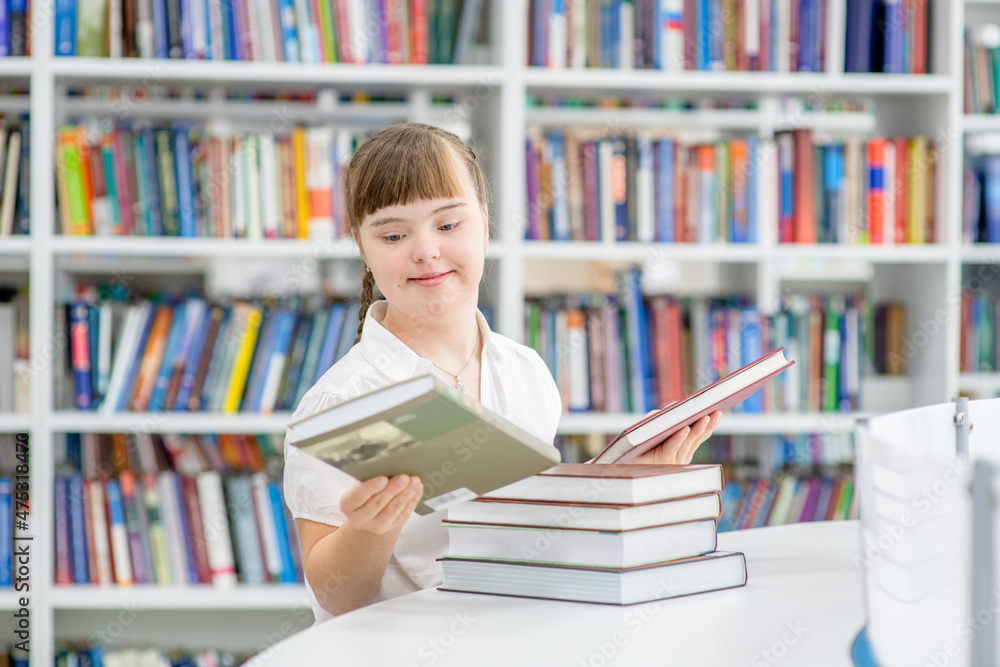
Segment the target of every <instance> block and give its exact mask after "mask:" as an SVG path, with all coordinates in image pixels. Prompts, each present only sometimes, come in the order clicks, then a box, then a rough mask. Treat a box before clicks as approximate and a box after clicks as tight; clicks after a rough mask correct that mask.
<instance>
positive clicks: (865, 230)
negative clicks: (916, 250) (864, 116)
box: [761, 130, 942, 244]
mask: <svg viewBox="0 0 1000 667" xmlns="http://www.w3.org/2000/svg"><path fill="white" fill-rule="evenodd" d="M777 150H778V165H779V166H778V169H779V173H780V177H779V179H778V193H779V194H778V208H777V211H778V218H777V223H778V241H779V242H781V243H816V242H817V241H818V242H829V243H872V244H892V243H932V242H934V240H935V234H934V225H935V211H936V206H937V193H938V190H939V189H940V184H939V183H938V179H939V178H941V177H942V170H941V169H940V166H939V165H938V161H937V151H938V149H937V144H936V142H934V141H932V140H929V139H928V138H927V137H923V136H914V137H891V138H886V137H868V138H867V139H865V138H862V137H861V135H859V134H856V133H851V134H848V135H847V136H846V137H845V138H844V139H843V140H839V139H836V138H831V137H827V136H823V135H822V134H820V133H817V132H813V131H811V130H794V131H792V132H787V133H786V132H783V133H779V134H778V135H777ZM766 196H767V194H766V193H764V192H762V194H761V197H766Z"/></svg>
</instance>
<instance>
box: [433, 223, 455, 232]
mask: <svg viewBox="0 0 1000 667" xmlns="http://www.w3.org/2000/svg"><path fill="white" fill-rule="evenodd" d="M459 224H460V223H458V222H446V223H444V224H443V225H441V226H440V227H438V229H440V230H441V231H445V232H450V231H451V230H452V229H456V228H457V227H458V225H459Z"/></svg>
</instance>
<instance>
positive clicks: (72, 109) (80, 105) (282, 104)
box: [63, 98, 453, 131]
mask: <svg viewBox="0 0 1000 667" xmlns="http://www.w3.org/2000/svg"><path fill="white" fill-rule="evenodd" d="M115 104H118V102H117V101H116V100H114V99H107V100H104V99H77V98H69V99H67V100H66V101H65V102H64V103H63V108H64V109H65V110H66V115H67V116H68V117H70V118H73V117H74V116H83V117H87V116H107V115H108V108H109V106H112V107H113V106H114V105H115ZM435 109H436V110H439V111H440V112H441V113H447V112H448V111H449V110H451V109H453V107H452V106H450V105H442V106H440V107H435ZM412 111H413V109H412V107H411V106H410V105H409V104H407V103H405V102H378V103H371V104H368V103H362V104H335V105H332V106H327V105H324V104H321V103H314V102H296V101H292V100H268V101H255V100H241V101H238V102H237V101H223V100H188V99H168V100H158V99H149V98H146V99H144V100H142V101H134V102H131V101H130V106H129V109H128V113H129V116H130V117H132V118H145V119H161V120H176V119H178V118H184V119H199V120H213V121H218V120H219V119H225V120H226V121H237V120H238V121H247V122H252V123H253V124H254V126H255V127H259V126H260V125H261V124H263V123H267V124H268V125H269V127H271V128H272V129H275V130H280V129H282V128H285V130H286V131H287V130H288V129H290V128H291V127H292V126H293V125H303V124H306V123H341V124H349V125H353V126H358V125H364V126H369V127H373V128H379V127H381V126H382V125H384V124H385V123H386V122H389V121H393V120H398V119H403V118H406V117H408V116H409V115H411V114H412Z"/></svg>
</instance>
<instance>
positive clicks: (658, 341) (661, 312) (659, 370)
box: [650, 296, 671, 403]
mask: <svg viewBox="0 0 1000 667" xmlns="http://www.w3.org/2000/svg"><path fill="white" fill-rule="evenodd" d="M669 301H670V300H669V299H668V298H667V297H665V296H657V297H654V298H653V299H652V301H651V303H650V306H651V307H652V315H653V317H652V319H653V360H652V361H653V367H654V368H655V370H656V376H655V377H656V395H657V397H658V398H659V402H660V403H667V402H669V400H670V399H669V398H668V395H669V394H670V388H669V380H668V377H669V376H670V340H669V338H670V336H671V331H670V327H669V324H668V323H667V309H668V308H669Z"/></svg>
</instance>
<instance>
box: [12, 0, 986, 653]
mask: <svg viewBox="0 0 1000 667" xmlns="http://www.w3.org/2000/svg"><path fill="white" fill-rule="evenodd" d="M931 1H932V4H933V10H934V14H933V16H934V21H933V23H932V28H931V30H932V34H931V35H930V40H931V42H932V45H933V49H932V56H933V62H932V64H931V72H932V73H931V74H928V75H880V74H844V73H843V72H842V71H839V64H840V63H842V62H843V57H842V48H843V40H842V39H833V38H832V37H831V38H830V39H827V44H828V45H829V46H830V50H829V51H828V55H827V58H826V71H825V73H820V74H806V73H790V74H779V73H758V72H750V73H733V72H711V73H708V72H681V73H669V74H668V73H663V72H656V71H631V70H630V71H609V70H586V71H577V70H559V71H552V70H545V69H541V68H534V67H528V66H526V65H525V57H524V54H525V53H526V52H527V48H526V47H527V41H526V40H527V29H526V18H525V17H526V16H527V0H516V1H512V2H498V1H494V2H491V3H490V4H489V6H490V11H491V12H492V16H491V21H490V25H491V31H492V32H491V36H490V37H491V45H492V46H491V48H492V50H491V59H490V62H491V63H492V64H489V65H476V66H461V67H448V66H433V65H426V66H418V65H412V66H411V65H407V66H385V65H367V66H356V65H304V64H283V63H267V62H253V63H247V62H212V63H207V62H187V61H163V60H138V59H136V60H131V59H129V60H110V59H103V58H63V57H55V56H52V55H51V54H52V53H53V35H52V22H51V20H35V21H32V25H33V30H34V32H33V35H32V52H33V55H32V56H31V57H29V58H8V59H4V60H0V84H4V85H13V86H25V87H27V88H28V89H30V96H13V97H4V98H0V110H2V111H4V112H8V113H13V112H20V111H29V112H30V113H31V129H30V131H31V136H30V143H31V162H30V176H29V178H30V180H31V183H32V189H31V212H32V220H31V234H30V237H28V238H23V237H13V238H2V239H0V267H2V268H0V272H2V273H6V272H8V271H11V270H13V271H16V272H19V273H21V274H24V275H26V276H27V281H28V283H29V284H30V290H31V291H30V318H31V320H30V330H31V340H32V343H33V349H32V355H33V360H35V359H36V358H37V359H38V360H39V366H40V367H41V368H42V372H40V373H38V374H37V375H35V376H34V380H33V383H32V388H31V393H32V395H31V404H32V408H33V410H32V412H31V414H29V415H0V431H3V432H15V431H28V432H29V433H30V435H31V445H32V457H33V458H32V473H31V474H32V497H33V499H35V503H36V505H35V507H36V508H37V510H38V511H36V512H35V513H34V515H33V517H32V519H33V531H32V532H33V534H34V535H36V536H37V537H36V540H37V542H38V545H39V547H41V548H39V549H37V550H36V551H35V553H34V559H33V562H32V575H33V582H32V597H31V600H32V621H33V625H32V645H33V646H32V647H33V649H34V650H33V655H32V665H50V664H52V662H53V657H54V655H53V644H54V642H55V640H56V639H62V638H65V637H68V636H72V637H74V638H79V637H80V635H81V633H84V634H83V637H84V638H86V634H85V630H86V627H87V619H88V618H94V619H105V620H107V619H113V618H114V616H115V615H116V614H117V613H118V612H119V611H120V610H121V609H122V608H123V607H125V606H127V605H130V604H135V605H137V606H138V607H140V608H143V609H146V610H149V616H148V618H150V619H156V623H159V624H160V625H161V627H160V628H154V629H151V630H148V632H149V633H152V634H155V633H156V632H160V633H161V636H162V637H163V641H164V642H166V643H165V644H164V645H166V646H170V645H171V644H170V643H169V641H168V639H171V638H174V637H176V638H178V640H177V641H178V642H180V643H183V641H182V640H181V638H183V637H185V636H188V632H189V631H190V632H191V634H190V636H191V637H194V636H199V635H197V633H196V632H195V629H196V627H195V626H197V625H198V624H199V623H204V622H205V619H206V616H205V614H204V612H209V611H213V610H231V611H233V612H234V613H235V611H236V610H252V611H247V612H246V613H247V614H254V615H255V616H254V619H253V622H252V623H247V624H246V625H245V626H244V627H240V625H239V624H234V628H233V633H232V641H234V642H242V646H243V647H244V648H256V647H258V646H259V645H260V644H261V642H260V638H261V635H262V633H264V634H266V633H267V628H269V627H270V628H277V627H280V626H281V624H282V623H284V622H286V621H287V620H288V618H289V617H290V615H292V614H295V613H297V612H299V613H300V612H301V607H302V605H303V598H304V589H302V588H299V587H280V586H274V587H268V588H255V589H252V590H251V589H247V588H243V587H240V588H238V589H236V590H233V591H216V590H212V589H207V588H206V589H202V588H174V589H170V588H166V589H164V588H152V587H147V588H140V587H136V588H133V589H124V590H123V589H117V588H110V589H107V588H106V589H100V588H92V587H86V586H81V587H77V586H73V587H68V586H59V587H57V586H54V585H53V584H52V583H51V582H52V572H53V553H52V545H53V544H54V540H53V538H52V536H53V530H54V526H53V518H52V513H51V512H49V511H47V508H48V504H47V499H51V498H52V497H53V470H54V465H55V460H54V451H53V450H54V444H53V443H54V440H55V438H56V437H57V436H59V435H60V434H62V433H70V432H141V431H143V429H147V430H150V429H151V430H152V431H155V432H158V433H216V432H221V433H282V432H283V430H284V428H285V424H286V423H287V420H288V417H289V415H288V414H287V413H280V414H274V415H246V414H239V415H236V416H224V415H214V414H198V413H195V414H188V415H178V414H128V413H126V414H116V415H112V416H101V415H98V414H94V413H84V412H80V413H78V412H72V411H67V410H62V409H58V408H57V406H55V404H54V402H53V381H52V379H53V378H52V373H51V372H50V371H51V364H48V363H46V359H45V354H46V352H45V348H46V345H45V341H52V340H53V335H54V330H53V318H52V310H53V307H54V305H55V303H56V300H57V297H58V295H59V292H58V289H57V285H58V284H59V283H60V281H62V280H63V279H64V278H65V276H71V277H72V276H80V277H81V278H85V277H86V276H87V275H88V274H101V273H110V272H113V271H125V272H129V273H130V274H134V275H144V274H148V275H150V276H151V279H152V280H159V281H161V282H162V281H165V280H168V279H169V278H170V277H171V276H174V275H178V274H190V275H194V276H198V275H201V274H203V273H204V272H206V271H208V270H209V269H210V267H211V266H212V265H213V264H214V263H216V262H218V261H220V260H259V259H272V258H278V259H282V260H288V261H300V262H303V261H308V260H316V261H318V262H324V263H352V262H356V259H357V251H356V249H355V248H354V247H353V244H351V243H350V242H343V241H338V242H333V243H318V242H304V241H294V240H273V241H261V242H253V241H249V240H246V239H230V240H220V239H180V238H138V237H130V238H102V237H79V238H78V237H64V236H62V235H60V234H58V233H56V232H55V230H56V228H57V226H58V225H57V224H56V221H57V215H56V209H55V204H54V202H55V199H56V198H55V191H54V184H53V179H52V173H53V140H54V129H55V128H56V127H58V126H59V125H60V124H61V123H62V122H63V121H65V120H67V119H68V118H72V117H79V116H88V115H101V114H102V113H109V112H112V107H111V103H110V102H108V101H100V100H95V99H87V98H80V97H76V96H71V95H69V94H67V91H68V90H69V89H71V88H80V87H88V86H89V87H92V88H94V89H97V90H99V89H100V87H102V86H133V87H140V88H141V87H146V88H147V89H149V90H153V89H156V88H157V87H164V88H166V87H169V88H177V89H185V88H188V89H191V90H197V91H202V92H206V93H207V94H206V95H205V96H204V98H203V99H199V98H196V97H195V96H193V95H192V96H189V97H180V98H173V99H167V100H162V101H159V102H138V101H137V102H135V103H134V104H130V105H129V106H128V108H127V109H126V113H127V116H128V117H129V118H130V119H138V118H148V119H153V120H157V119H171V118H185V119H191V120H193V121H194V122H203V121H205V120H208V119H212V118H217V117H220V116H224V117H231V118H237V119H239V121H240V122H243V123H247V124H253V123H267V122H268V121H269V120H270V119H271V117H272V113H273V106H274V105H273V104H271V103H257V102H233V101H229V100H227V99H226V96H225V93H226V92H228V91H249V90H270V91H281V92H287V93H295V92H300V91H316V90H320V91H328V92H327V93H325V94H321V95H319V96H318V98H317V100H316V102H314V103H301V104H298V103H293V102H289V103H287V105H286V108H287V113H288V114H289V115H290V116H291V117H293V118H294V119H295V122H297V123H301V124H306V125H308V124H310V123H314V122H317V121H319V120H320V119H322V120H323V121H329V122H332V123H343V124H351V125H358V126H363V127H377V126H379V125H380V124H382V123H384V122H386V121H388V120H390V119H394V118H402V117H409V118H414V119H419V120H430V121H436V122H451V123H467V124H468V126H469V129H470V130H471V133H472V136H473V137H475V138H476V140H477V142H478V143H479V145H480V146H482V147H483V149H484V150H483V155H484V158H483V159H484V167H485V168H486V170H487V173H488V175H489V177H490V179H491V185H492V188H493V194H494V199H493V207H492V209H491V218H492V222H491V225H492V229H493V237H494V238H493V241H492V243H491V246H490V250H489V254H488V273H487V275H488V277H489V278H488V279H489V285H488V287H487V289H486V290H485V291H486V298H487V299H489V300H490V302H491V303H492V305H493V306H494V307H495V310H496V315H497V318H496V319H497V322H496V329H497V330H498V331H499V332H500V333H503V334H505V335H508V336H510V337H512V338H514V339H516V340H523V338H524V331H523V329H524V325H523V322H524V316H525V303H524V297H525V295H526V294H529V293H531V292H532V291H533V290H536V289H538V286H537V285H536V284H535V282H534V280H533V276H535V275H537V274H538V273H539V272H549V273H561V271H553V269H554V268H556V269H560V268H562V267H571V266H572V267H575V268H574V271H577V272H582V273H583V274H587V273H589V272H592V271H593V270H594V267H595V266H596V265H598V264H607V263H611V264H615V265H621V266H641V265H643V264H645V263H646V262H648V261H650V258H651V257H652V258H654V259H659V260H665V261H668V262H671V263H676V264H677V265H678V266H679V267H681V269H682V270H685V271H686V270H691V271H706V272H711V273H714V274H718V275H720V276H721V278H720V280H721V283H720V284H721V285H722V286H723V288H724V289H729V290H733V289H736V287H737V286H738V287H741V288H743V287H745V285H743V284H738V283H736V282H734V281H742V280H743V279H747V278H748V279H749V283H748V284H749V285H750V288H749V289H750V293H751V297H752V301H753V302H754V303H756V304H758V305H759V306H760V307H762V308H767V307H768V305H769V304H774V303H777V301H778V298H779V297H780V295H781V294H783V293H784V292H785V291H787V290H791V289H795V288H796V287H797V286H799V285H802V284H808V285H810V286H812V287H815V288H816V289H817V290H818V291H823V290H829V289H836V288H837V287H838V286H842V285H844V284H849V285H859V286H862V287H864V288H866V289H867V290H868V291H869V293H870V294H871V295H872V296H873V298H894V299H898V300H900V301H902V302H904V303H905V304H906V305H907V318H908V322H907V331H908V332H910V333H912V332H916V331H918V330H919V328H920V325H921V324H922V323H927V322H931V321H934V320H935V318H937V317H939V316H940V317H941V318H942V321H943V324H941V325H940V328H939V329H938V330H937V331H936V333H934V335H929V336H927V342H926V343H925V344H924V345H922V346H921V347H920V348H919V350H918V352H917V353H916V354H915V355H914V356H913V358H912V359H911V360H910V361H911V364H910V369H909V373H908V375H907V376H905V377H903V378H883V377H875V378H869V380H870V382H869V383H868V384H869V386H868V387H867V391H866V392H865V394H866V395H867V396H868V397H869V399H870V401H869V403H868V404H867V405H866V406H865V408H866V412H872V413H876V412H882V411H886V410H892V409H897V408H900V407H907V406H914V405H921V404H928V403H937V402H942V401H946V400H948V398H950V397H951V396H953V395H955V394H957V393H958V391H959V390H967V391H970V392H975V393H976V395H977V396H983V395H990V394H992V393H994V392H997V391H1000V374H960V373H959V368H960V366H959V336H960V326H959V322H960V317H959V315H960V313H959V304H958V301H957V300H956V299H955V298H954V295H956V294H959V293H960V292H961V287H962V285H961V275H962V269H963V267H967V266H975V265H998V264H1000V250H998V249H996V248H993V247H992V246H987V245H985V244H976V245H975V246H966V245H963V244H962V242H961V229H960V225H957V224H953V221H955V220H958V219H960V211H961V201H962V173H961V172H962V151H963V139H964V136H965V135H966V134H971V133H987V132H994V131H1000V117H990V116H984V115H966V114H963V112H962V109H963V106H962V95H963V90H962V76H961V73H962V31H963V26H964V25H966V23H967V22H968V21H970V20H975V21H982V20H994V21H998V22H1000V3H987V2H967V3H965V4H963V3H961V2H957V3H952V2H948V0H931ZM32 4H33V11H34V12H35V13H36V17H49V18H51V16H52V13H53V11H54V9H53V7H54V1H53V0H39V1H38V2H33V3H32ZM827 6H828V8H829V10H828V11H829V12H830V14H829V16H830V20H829V25H828V33H827V34H828V36H837V35H840V34H842V33H843V25H844V12H845V0H828V2H827ZM991 17H992V18H991ZM838 49H839V50H838ZM345 92H346V93H353V92H363V93H370V94H383V93H385V94H393V95H399V96H401V97H402V98H403V99H404V101H403V102H399V103H389V104H385V105H379V106H378V107H377V108H376V107H375V106H366V107H359V106H356V105H352V104H349V103H344V102H341V101H340V100H339V99H338V98H337V93H345ZM441 94H446V95H450V96H453V98H454V102H453V103H452V105H451V106H447V107H443V108H442V107H441V106H440V105H437V104H435V102H434V97H435V96H437V95H441ZM553 95H559V96H565V97H572V96H583V97H600V96H609V97H615V96H617V97H628V96H643V97H648V98H651V99H656V100H664V99H668V98H678V99H688V100H690V99H706V98H712V99H727V98H738V99H741V100H750V101H753V102H754V103H755V108H754V109H752V110H719V109H695V110H690V111H689V110H681V111H669V110H659V109H658V110H646V109H609V110H606V109H599V108H587V109H574V108H561V107H560V108H555V107H545V106H529V105H528V100H529V98H536V97H551V96H553ZM812 95H823V96H828V97H829V98H831V99H839V98H844V99H852V100H853V99H865V100H870V102H871V107H870V110H868V111H865V112H857V113H824V112H808V113H801V114H795V115H794V116H790V115H789V114H787V113H786V112H784V111H783V107H782V104H781V100H782V98H784V97H795V98H800V99H806V98H808V97H809V96H812ZM282 104H283V105H285V103H284V102H283V103H282ZM608 122H614V123H616V124H619V125H620V126H621V127H625V128H629V127H644V128H663V127H672V128H684V129H692V130H703V129H707V130H718V131H725V132H730V131H733V132H746V133H754V134H756V135H758V136H760V137H765V138H767V137H772V136H773V134H774V132H775V131H776V130H781V129H786V128H788V129H791V128H799V127H802V128H810V129H813V130H816V131H827V132H872V131H873V132H876V133H879V134H882V135H889V134H894V133H899V134H910V133H912V134H916V133H920V134H924V135H927V136H932V137H936V138H943V139H946V140H947V141H946V144H945V147H946V149H947V150H945V151H944V152H943V153H942V163H941V164H942V177H941V178H940V180H939V181H938V183H939V188H940V192H939V193H938V194H939V196H938V197H937V199H936V201H937V202H938V207H939V210H938V211H937V215H936V220H937V221H938V228H937V230H936V232H937V235H936V239H937V242H936V243H934V244H929V245H919V246H918V245H914V246H896V247H881V246H822V245H817V246H794V245H785V244H778V243H777V241H776V239H775V237H774V236H773V235H772V234H767V233H761V235H760V240H759V241H758V242H757V243H755V244H730V245H715V244H694V243H692V244H678V245H673V244H654V245H652V246H651V245H650V244H645V243H625V242H623V243H600V242H572V243H559V242H543V241H525V240H523V233H522V232H523V223H524V220H525V204H524V202H525V198H526V193H525V179H524V138H525V134H526V128H528V127H529V126H554V127H563V126H593V125H600V124H605V123H608ZM764 229H765V226H763V225H762V227H761V231H762V232H763V231H764ZM733 276H736V278H734V277H733ZM558 287H559V285H558V284H556V285H554V286H553V288H558ZM855 416H856V415H852V414H841V413H805V414H764V415H730V416H727V417H726V419H724V420H723V422H722V424H721V426H720V428H719V430H718V431H717V432H718V433H719V434H720V435H721V434H734V435H740V434H747V435H766V434H778V433H811V432H832V433H847V432H850V431H851V429H852V426H853V419H854V417H855ZM634 419H635V416H634V415H621V414H603V413H592V414H567V415H566V416H565V417H564V419H563V421H562V422H561V424H560V428H559V430H560V433H567V434H568V433H583V432H604V433H613V432H617V431H620V430H621V429H622V428H623V427H624V426H626V425H628V424H629V423H631V422H632V421H633V420H634ZM305 604H306V606H307V603H305ZM14 605H15V602H14V600H13V599H12V596H7V595H6V593H5V594H4V595H3V596H0V609H7V608H13V607H14ZM195 612H197V613H195ZM241 613H242V612H241ZM88 614H90V615H92V616H88ZM296 618H298V617H296ZM105 620H99V621H97V622H105ZM164 627H165V628H169V630H168V631H166V632H164V631H163V629H162V628H164ZM261 628H263V629H261ZM167 635H169V637H168V636H167ZM142 636H144V635H141V634H137V635H135V638H136V640H137V641H138V638H140V637H142ZM151 636H152V635H151ZM192 641H194V640H192Z"/></svg>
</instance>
